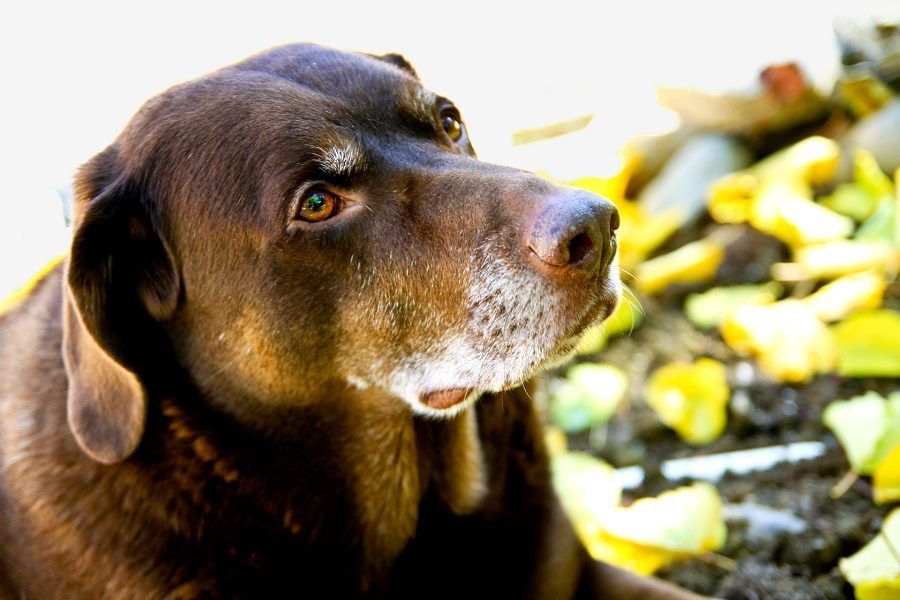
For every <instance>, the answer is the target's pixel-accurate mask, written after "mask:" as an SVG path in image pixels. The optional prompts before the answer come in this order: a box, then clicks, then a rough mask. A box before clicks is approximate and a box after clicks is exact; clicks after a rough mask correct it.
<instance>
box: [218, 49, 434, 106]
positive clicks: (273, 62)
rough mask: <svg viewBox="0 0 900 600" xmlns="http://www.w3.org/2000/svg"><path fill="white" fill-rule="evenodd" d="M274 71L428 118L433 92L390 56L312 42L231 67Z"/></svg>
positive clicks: (356, 101)
mask: <svg viewBox="0 0 900 600" xmlns="http://www.w3.org/2000/svg"><path fill="white" fill-rule="evenodd" d="M234 68H236V69H238V70H247V71H257V72H264V73H269V74H271V75H276V76H278V77H279V78H282V79H286V80H288V81H291V82H293V83H296V84H298V85H300V86H302V87H305V88H308V89H310V90H313V91H315V92H317V93H319V94H322V95H325V96H328V97H332V98H340V99H341V100H343V101H344V102H346V103H348V104H350V105H365V106H366V108H369V109H373V108H385V109H389V110H397V109H400V110H402V111H403V112H407V113H411V116H414V117H416V118H420V119H422V120H430V119H431V118H432V115H433V107H434V105H435V103H436V101H437V96H436V95H435V94H434V93H432V92H430V91H429V90H427V89H425V88H424V87H423V86H422V85H421V84H420V82H419V80H418V79H417V78H416V77H415V75H414V74H413V73H412V72H410V71H408V70H407V69H405V68H403V67H402V66H398V64H397V63H396V62H394V61H388V60H382V59H381V58H379V57H376V56H372V55H367V54H359V53H353V52H343V51H340V50H334V49H331V48H324V47H322V46H317V45H314V44H293V45H289V46H280V47H277V48H273V49H271V50H268V51H266V52H263V53H261V54H258V55H256V56H254V57H251V58H249V59H247V60H246V61H244V62H241V63H238V64H237V65H235V66H234Z"/></svg>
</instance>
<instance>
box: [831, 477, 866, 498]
mask: <svg viewBox="0 0 900 600" xmlns="http://www.w3.org/2000/svg"><path fill="white" fill-rule="evenodd" d="M857 479H859V475H857V474H856V473H855V472H854V471H847V474H846V475H844V476H843V477H842V478H841V480H840V481H838V482H837V483H836V484H834V487H833V488H831V492H829V496H831V499H832V500H837V499H838V498H840V497H841V496H843V495H844V494H846V493H847V490H849V489H850V486H851V485H853V484H854V483H856V480H857Z"/></svg>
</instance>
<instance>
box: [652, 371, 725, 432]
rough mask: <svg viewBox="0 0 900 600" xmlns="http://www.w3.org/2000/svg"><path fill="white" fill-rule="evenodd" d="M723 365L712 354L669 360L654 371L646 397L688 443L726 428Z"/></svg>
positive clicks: (665, 421)
mask: <svg viewBox="0 0 900 600" xmlns="http://www.w3.org/2000/svg"><path fill="white" fill-rule="evenodd" d="M728 396H729V389H728V382H727V380H726V377H725V366H724V365H723V364H722V363H720V362H719V361H717V360H713V359H711V358H701V359H698V360H697V361H696V362H694V363H671V364H668V365H665V366H663V367H660V368H659V369H657V370H656V372H655V373H653V375H652V377H651V378H650V381H649V383H648V384H647V390H646V398H647V404H649V405H650V406H651V407H652V408H653V410H654V411H656V414H657V415H659V418H660V420H661V421H662V422H663V423H665V424H666V425H667V426H669V427H671V428H672V429H674V430H675V431H676V432H677V433H678V435H679V436H681V438H682V439H683V440H685V441H686V442H688V443H691V444H698V445H699V444H708V443H710V442H712V441H714V440H716V439H717V438H718V437H719V436H720V435H722V431H724V429H725V423H726V419H727V415H726V407H727V406H728Z"/></svg>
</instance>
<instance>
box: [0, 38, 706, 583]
mask: <svg viewBox="0 0 900 600" xmlns="http://www.w3.org/2000/svg"><path fill="white" fill-rule="evenodd" d="M616 224H617V216H616V213H615V209H614V208H613V207H612V205H611V204H609V203H608V202H607V201H605V200H603V199H601V198H599V197H597V196H593V195H591V194H588V193H585V192H581V191H576V190H572V189H564V188H560V187H557V186H554V185H551V184H549V183H547V182H546V181H543V180H541V179H539V178H537V177H535V176H533V175H530V174H528V173H524V172H520V171H517V170H513V169H509V168H502V167H497V166H493V165H488V164H485V163H481V162H478V161H477V160H475V158H474V153H473V151H472V147H471V145H470V144H469V140H468V135H467V132H466V130H465V127H464V126H463V124H462V122H461V120H460V117H459V113H458V112H457V110H456V108H454V107H453V105H452V104H451V103H450V102H449V101H448V100H446V99H444V98H441V97H438V96H435V95H434V94H432V93H430V92H428V91H427V90H425V89H424V88H423V87H422V86H421V85H420V83H419V81H418V80H417V78H416V76H415V74H414V72H413V70H412V68H411V67H410V66H409V65H408V64H407V63H406V61H404V60H403V59H402V58H401V57H399V56H396V55H388V56H383V57H371V56H365V55H357V54H347V53H343V52H337V51H332V50H328V49H324V48H321V47H316V46H309V45H297V46H289V47H282V48H277V49H275V50H271V51H268V52H265V53H263V54H261V55H258V56H256V57H253V58H250V59H248V60H246V61H244V62H242V63H240V64H238V65H235V66H232V67H228V68H225V69H223V70H221V71H218V72H216V73H213V74H211V75H209V76H207V77H203V78H201V79H198V80H196V81H192V82H189V83H186V84H183V85H179V86H176V87H174V88H172V89H170V90H168V91H167V92H165V93H163V94H162V95H160V96H158V97H157V98H154V99H153V100H151V101H150V102H148V103H147V104H146V105H145V106H144V107H143V108H142V109H141V110H140V111H139V112H138V114H137V115H136V116H135V117H134V118H133V119H132V121H131V122H130V124H129V125H128V126H127V128H126V129H125V130H124V131H123V133H122V134H121V135H120V136H119V138H118V139H117V140H116V141H115V143H113V145H111V146H110V147H109V148H107V149H106V150H104V151H103V152H101V153H100V154H98V155H97V156H96V157H94V158H93V159H92V160H91V161H90V162H89V163H87V164H86V165H85V166H84V167H83V168H82V169H81V170H80V171H79V173H78V177H77V181H76V222H75V234H74V239H73V242H72V248H71V253H70V255H69V257H68V259H67V261H65V264H64V266H63V267H62V268H58V269H56V270H55V271H53V272H52V273H51V274H50V275H48V276H47V277H45V278H44V279H43V280H42V281H41V282H40V284H39V285H38V286H37V287H36V289H35V290H34V291H33V292H32V293H31V295H30V296H29V297H28V298H27V300H26V301H25V302H23V303H22V304H21V305H20V306H19V307H17V308H16V309H15V310H13V311H12V312H11V313H8V314H7V315H5V316H4V317H3V318H2V321H0V341H2V344H0V348H2V350H0V353H2V354H0V356H2V359H0V427H2V429H0V450H2V498H0V500H2V510H3V512H2V546H0V548H2V550H0V552H2V573H3V575H2V577H3V579H4V580H5V581H4V583H3V585H4V586H5V587H6V593H7V594H9V595H10V596H14V597H17V598H18V597H23V598H91V599H96V598H129V599H142V598H172V599H175V598H298V597H299V598H314V597H328V598H335V597H360V596H365V597H381V598H407V597H408V598H413V597H415V598H442V597H485V598H516V597H534V598H538V597H540V598H568V597H573V596H578V597H602V598H614V599H623V598H672V599H675V598H689V597H694V596H692V595H690V594H687V593H686V592H681V591H678V590H675V589H673V588H670V587H668V586H665V585H663V584H660V583H657V582H653V581H651V580H645V579H639V578H635V577H631V576H629V575H626V574H624V573H622V572H620V571H618V570H616V569H612V568H611V567H608V566H604V565H601V564H598V563H594V562H593V561H591V560H590V559H589V557H588V556H587V554H586V552H585V551H584V550H583V549H582V548H581V546H580V545H579V544H578V543H577V542H576V540H575V538H574V537H573V535H572V532H571V529H570V527H569V525H568V524H567V522H566V520H565V518H564V517H562V516H561V514H560V512H559V508H558V506H557V501H556V499H555V497H554V495H553V492H552V490H551V487H550V484H549V481H548V470H547V459H546V457H545V454H544V449H543V445H542V441H541V427H540V424H539V422H538V419H537V418H536V415H535V412H534V408H533V407H532V404H531V402H530V400H529V399H528V397H527V394H526V392H525V390H524V388H523V387H522V384H523V382H524V381H525V380H526V379H528V378H529V377H531V376H533V375H535V374H536V373H538V372H540V371H541V370H542V369H544V368H546V367H547V366H548V365H551V364H554V363H556V362H558V361H560V360H563V359H564V358H566V357H567V356H568V355H569V354H570V353H571V351H572V350H573V348H574V347H575V345H576V343H577V340H578V338H579V335H580V333H581V332H582V331H583V330H584V328H585V327H586V326H587V325H589V324H591V323H593V322H596V321H598V320H599V319H602V318H604V317H605V316H607V315H608V314H609V312H610V311H611V309H612V307H613V305H614V303H615V298H616V295H617V286H618V285H619V284H618V279H617V268H616V261H615V236H614V231H615V228H616Z"/></svg>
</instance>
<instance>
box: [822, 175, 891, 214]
mask: <svg viewBox="0 0 900 600" xmlns="http://www.w3.org/2000/svg"><path fill="white" fill-rule="evenodd" d="M819 203H820V204H821V205H822V206H825V207H826V208H830V209H831V210H833V211H834V212H836V213H839V214H842V215H844V216H847V217H850V218H851V219H854V220H856V221H864V220H865V219H867V218H868V217H869V216H870V215H871V214H872V212H873V211H874V210H875V207H876V206H877V205H878V198H877V197H874V196H872V195H871V194H870V193H869V192H868V190H867V189H866V188H865V187H864V186H862V185H860V184H858V183H842V184H840V185H838V186H837V187H836V188H835V189H834V191H833V192H832V193H831V195H830V196H824V197H822V198H820V199H819Z"/></svg>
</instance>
